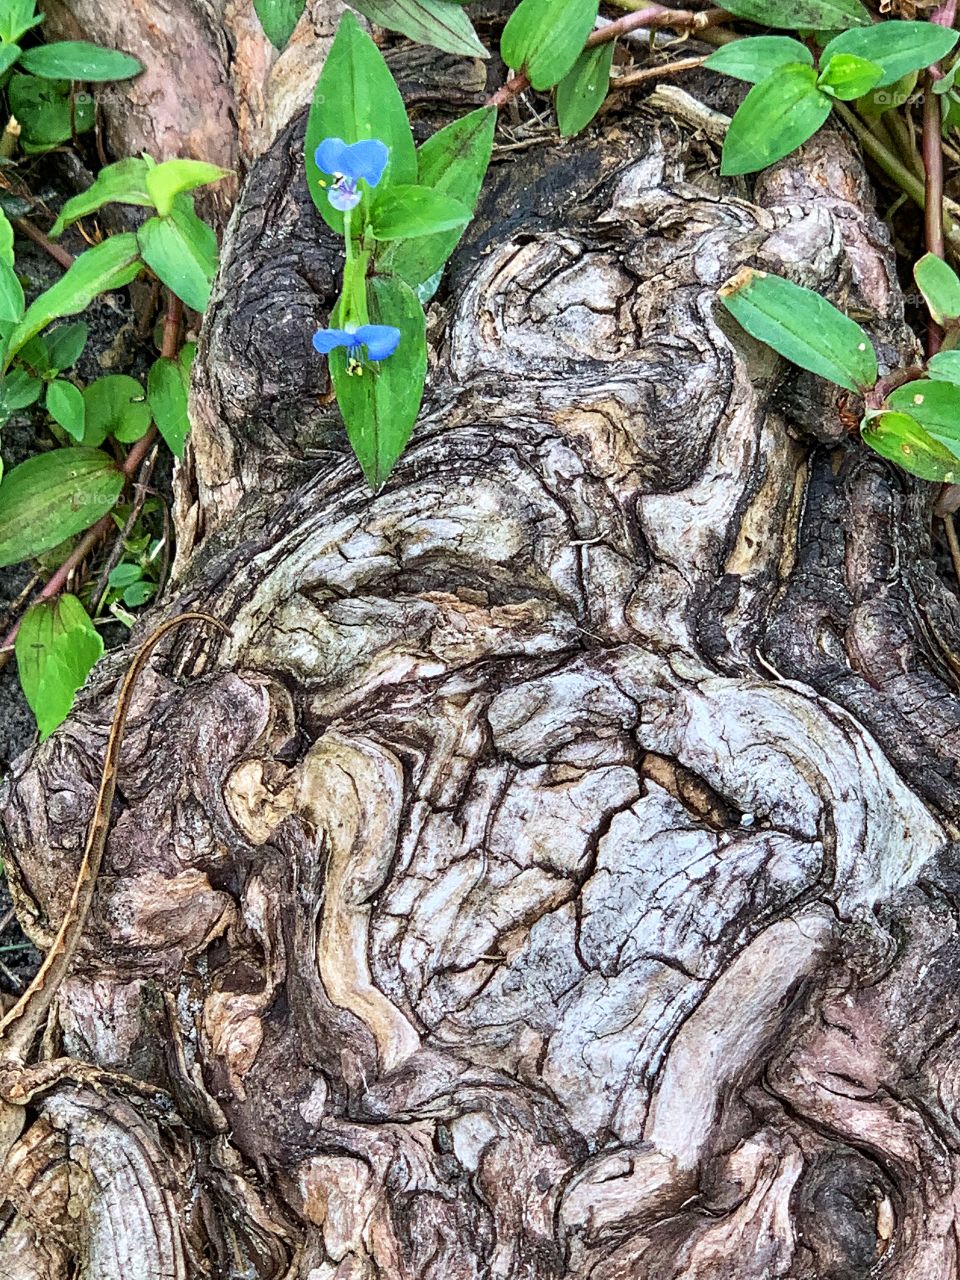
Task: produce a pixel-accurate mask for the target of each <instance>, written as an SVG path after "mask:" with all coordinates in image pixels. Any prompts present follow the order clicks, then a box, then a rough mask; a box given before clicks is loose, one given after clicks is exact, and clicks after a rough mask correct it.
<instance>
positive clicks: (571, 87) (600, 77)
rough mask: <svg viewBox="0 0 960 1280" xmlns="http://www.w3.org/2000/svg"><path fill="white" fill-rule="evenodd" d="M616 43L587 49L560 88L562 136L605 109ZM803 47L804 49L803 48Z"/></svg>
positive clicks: (557, 98) (573, 130)
mask: <svg viewBox="0 0 960 1280" xmlns="http://www.w3.org/2000/svg"><path fill="white" fill-rule="evenodd" d="M614 44H615V41H613V40H608V41H607V43H606V44H598V45H595V46H594V48H592V49H584V51H583V53H581V55H580V57H579V58H577V60H576V62H575V63H574V64H573V66H572V67H571V68H570V70H569V71H568V72H567V74H566V75H565V76H564V77H563V79H562V80H561V81H560V83H559V84H558V85H557V95H556V108H557V123H558V124H559V126H560V135H561V137H564V138H572V137H573V135H574V134H575V133H579V132H580V130H581V129H585V128H586V127H587V125H588V124H589V123H590V121H591V120H592V119H593V117H594V116H595V115H596V114H597V112H598V111H599V110H600V108H601V107H602V106H603V100H604V98H606V96H607V90H608V89H609V88H610V67H611V65H612V63H613V50H614ZM801 47H802V46H801Z"/></svg>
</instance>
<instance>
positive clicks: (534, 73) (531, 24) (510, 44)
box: [500, 0, 599, 89]
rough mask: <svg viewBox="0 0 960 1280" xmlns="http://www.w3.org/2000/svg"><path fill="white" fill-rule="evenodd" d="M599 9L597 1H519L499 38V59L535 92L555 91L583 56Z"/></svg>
mask: <svg viewBox="0 0 960 1280" xmlns="http://www.w3.org/2000/svg"><path fill="white" fill-rule="evenodd" d="M598 8H599V3H598V0H520V4H519V5H517V7H516V9H514V11H513V13H512V14H511V15H510V19H509V21H508V22H507V25H506V26H505V27H504V29H503V35H502V36H501V37H500V56H501V57H502V58H503V60H504V62H505V63H506V64H507V66H508V67H512V68H513V69H514V70H515V71H525V72H526V73H527V78H528V79H529V81H530V83H531V84H532V85H533V87H534V88H535V89H552V88H553V86H554V85H555V84H559V82H560V81H561V80H562V79H563V77H564V76H565V75H566V74H567V72H568V71H569V70H570V69H571V68H572V66H573V64H574V63H575V62H576V60H577V58H578V57H579V56H580V53H581V51H582V49H583V46H584V44H585V43H586V39H587V36H588V35H589V34H590V32H591V31H592V30H593V24H594V23H595V22H596V20H597V10H598Z"/></svg>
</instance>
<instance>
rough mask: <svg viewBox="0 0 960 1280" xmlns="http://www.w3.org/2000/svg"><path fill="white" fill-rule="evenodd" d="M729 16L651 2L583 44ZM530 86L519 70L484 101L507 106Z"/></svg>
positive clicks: (705, 24)
mask: <svg viewBox="0 0 960 1280" xmlns="http://www.w3.org/2000/svg"><path fill="white" fill-rule="evenodd" d="M729 17H730V14H729V13H728V12H727V11H726V9H702V10H700V11H699V12H698V11H695V10H692V9H667V8H665V7H664V6H663V5H662V4H651V5H647V6H645V7H644V8H643V9H637V10H636V11H635V12H634V13H628V14H625V15H624V16H623V17H622V18H617V19H616V21H615V22H608V23H607V25H606V26H603V27H597V29H596V30H595V31H591V33H590V35H589V36H588V37H587V40H586V43H585V44H584V48H585V49H594V48H596V46H597V45H598V44H609V43H610V41H611V40H616V39H617V38H618V36H622V35H626V34H627V33H628V32H630V31H634V30H636V28H637V27H650V28H658V27H680V28H685V29H688V30H691V31H701V30H703V28H705V27H712V26H715V25H716V24H717V23H718V22H725V21H726V20H727V19H728V18H729ZM529 87H530V81H529V80H528V79H527V77H526V75H525V74H524V72H522V71H520V72H518V73H517V74H516V75H514V76H511V77H510V79H509V80H508V81H507V82H506V84H503V85H501V87H500V88H499V89H498V90H497V91H496V93H493V94H491V95H490V97H489V98H488V99H487V103H486V105H487V106H488V107H503V106H506V104H507V103H508V102H512V101H513V99H514V98H516V97H518V96H519V95H520V94H521V93H523V91H524V89H528V88H529Z"/></svg>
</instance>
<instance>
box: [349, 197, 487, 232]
mask: <svg viewBox="0 0 960 1280" xmlns="http://www.w3.org/2000/svg"><path fill="white" fill-rule="evenodd" d="M469 221H470V210H469V209H468V208H467V207H466V205H463V204H461V203H460V201H459V200H454V199H453V197H452V196H445V195H443V194H442V193H441V192H439V191H431V190H430V188H429V187H414V186H393V187H386V188H384V190H383V191H378V192H377V194H376V196H375V198H374V201H373V206H372V208H371V210H370V229H371V234H372V235H373V238H374V239H375V240H410V239H415V238H419V237H420V236H430V235H435V234H436V233H437V232H439V231H450V230H452V229H453V228H457V227H459V228H462V227H465V226H466V225H467V223H468V222H469Z"/></svg>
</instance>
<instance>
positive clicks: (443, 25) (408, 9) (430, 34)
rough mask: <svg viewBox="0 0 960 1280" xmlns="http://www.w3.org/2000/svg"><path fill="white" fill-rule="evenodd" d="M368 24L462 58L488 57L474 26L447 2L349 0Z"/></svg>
mask: <svg viewBox="0 0 960 1280" xmlns="http://www.w3.org/2000/svg"><path fill="white" fill-rule="evenodd" d="M350 3H351V4H352V5H353V7H354V9H359V10H360V12H361V13H362V14H363V15H364V16H365V17H367V18H369V19H370V21H371V22H375V23H377V25H378V26H381V27H386V28H387V29H388V30H389V31H399V32H400V34H401V35H404V36H408V37H409V38H410V39H411V40H419V41H420V43H421V44H431V45H433V47H434V48H435V49H443V51H444V52H445V53H456V54H460V55H461V57H464V58H489V57H490V54H489V53H488V52H487V50H486V49H485V48H484V47H483V45H482V44H481V43H480V41H479V40H478V39H477V33H476V32H475V31H474V29H473V23H472V22H471V21H470V19H469V18H468V17H467V15H466V14H465V13H464V11H463V10H462V9H461V8H460V7H459V6H458V5H456V4H452V3H450V0H350Z"/></svg>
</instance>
